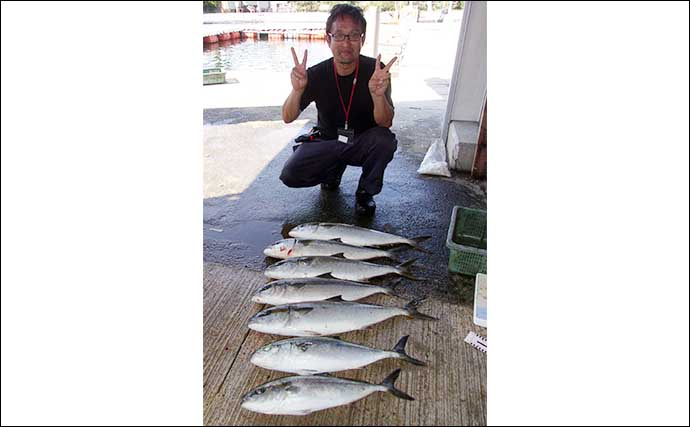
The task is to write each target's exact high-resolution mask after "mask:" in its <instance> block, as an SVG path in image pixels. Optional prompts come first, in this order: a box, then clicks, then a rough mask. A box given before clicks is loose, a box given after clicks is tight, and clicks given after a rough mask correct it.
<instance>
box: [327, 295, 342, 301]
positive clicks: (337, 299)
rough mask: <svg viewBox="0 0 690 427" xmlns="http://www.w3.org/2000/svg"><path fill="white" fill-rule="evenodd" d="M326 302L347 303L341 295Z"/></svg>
mask: <svg viewBox="0 0 690 427" xmlns="http://www.w3.org/2000/svg"><path fill="white" fill-rule="evenodd" d="M324 301H328V302H345V300H344V299H343V298H342V297H341V296H340V295H336V296H334V297H330V298H328V299H326V300H324Z"/></svg>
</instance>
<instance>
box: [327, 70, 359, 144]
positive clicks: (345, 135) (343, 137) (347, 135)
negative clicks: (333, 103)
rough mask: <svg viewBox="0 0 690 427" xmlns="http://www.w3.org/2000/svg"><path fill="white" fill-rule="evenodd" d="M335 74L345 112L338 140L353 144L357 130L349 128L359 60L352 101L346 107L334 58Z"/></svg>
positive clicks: (357, 72)
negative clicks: (343, 125) (343, 123)
mask: <svg viewBox="0 0 690 427" xmlns="http://www.w3.org/2000/svg"><path fill="white" fill-rule="evenodd" d="M333 75H334V76H335V87H336V88H338V97H339V98H340V105H341V106H342V107H343V112H344V113H345V127H344V128H338V141H339V142H342V143H343V144H352V142H354V139H355V130H354V129H350V128H348V123H347V122H348V119H349V118H350V108H351V107H352V98H353V97H354V95H355V86H357V76H358V75H359V62H358V63H357V67H356V68H355V78H354V80H353V81H352V91H351V92H350V102H349V103H348V104H347V108H345V101H343V95H342V94H341V93H340V85H339V84H338V72H337V71H336V69H335V60H333Z"/></svg>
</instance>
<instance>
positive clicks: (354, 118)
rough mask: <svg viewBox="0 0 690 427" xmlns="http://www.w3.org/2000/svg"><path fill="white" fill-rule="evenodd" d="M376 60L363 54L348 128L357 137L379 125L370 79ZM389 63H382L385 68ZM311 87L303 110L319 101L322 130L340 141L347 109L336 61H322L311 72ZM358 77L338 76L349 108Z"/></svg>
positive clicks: (319, 125)
mask: <svg viewBox="0 0 690 427" xmlns="http://www.w3.org/2000/svg"><path fill="white" fill-rule="evenodd" d="M375 66H376V60H375V59H374V58H370V57H368V56H363V55H359V75H358V77H357V86H356V87H355V93H354V95H353V97H352V107H350V117H349V120H348V128H350V129H354V130H355V135H358V134H360V133H362V132H364V131H365V130H367V129H371V128H373V127H376V126H378V125H377V124H376V121H375V120H374V101H373V100H372V99H371V94H370V93H369V79H370V78H371V75H372V74H374V67H375ZM383 67H385V64H383V63H381V68H383ZM307 78H308V81H307V87H306V89H305V90H304V93H302V98H301V99H300V105H299V106H300V109H301V110H304V109H305V108H307V106H309V104H310V103H311V102H312V101H315V102H316V109H317V110H318V125H317V126H318V127H319V129H321V131H322V132H323V133H324V134H325V138H327V139H335V138H337V134H338V128H341V127H343V126H344V125H345V111H344V110H343V107H342V104H341V103H340V98H339V97H338V89H337V88H336V86H335V74H334V73H333V58H330V59H327V60H325V61H323V62H320V63H318V64H316V65H314V66H313V67H309V69H307ZM354 78H355V73H354V72H353V73H352V74H350V75H349V76H338V84H339V85H340V93H341V95H342V98H343V103H345V108H347V104H348V102H349V101H350V93H351V91H352V81H353V80H354ZM390 93H391V86H390V83H389V85H388V89H387V90H386V98H387V99H388V102H389V103H390V104H391V106H393V102H392V101H391V96H390Z"/></svg>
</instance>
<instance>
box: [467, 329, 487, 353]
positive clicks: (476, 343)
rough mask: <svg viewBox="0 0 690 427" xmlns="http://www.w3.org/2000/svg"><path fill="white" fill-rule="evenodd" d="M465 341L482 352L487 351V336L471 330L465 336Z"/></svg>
mask: <svg viewBox="0 0 690 427" xmlns="http://www.w3.org/2000/svg"><path fill="white" fill-rule="evenodd" d="M465 342H466V343H467V344H469V345H471V346H472V347H474V348H476V349H477V350H479V351H481V352H482V353H486V338H484V337H483V336H481V335H477V334H475V333H474V332H470V333H469V334H467V336H466V337H465Z"/></svg>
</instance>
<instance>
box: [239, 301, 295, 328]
mask: <svg viewBox="0 0 690 427" xmlns="http://www.w3.org/2000/svg"><path fill="white" fill-rule="evenodd" d="M289 318H290V309H289V307H285V306H277V307H271V308H267V309H266V310H263V311H260V312H258V313H256V314H255V315H254V316H252V317H251V319H249V324H248V326H249V329H253V330H255V331H258V332H264V333H268V334H270V333H273V332H274V329H277V328H280V326H281V325H283V324H285V323H286V322H287V321H288V320H289Z"/></svg>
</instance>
